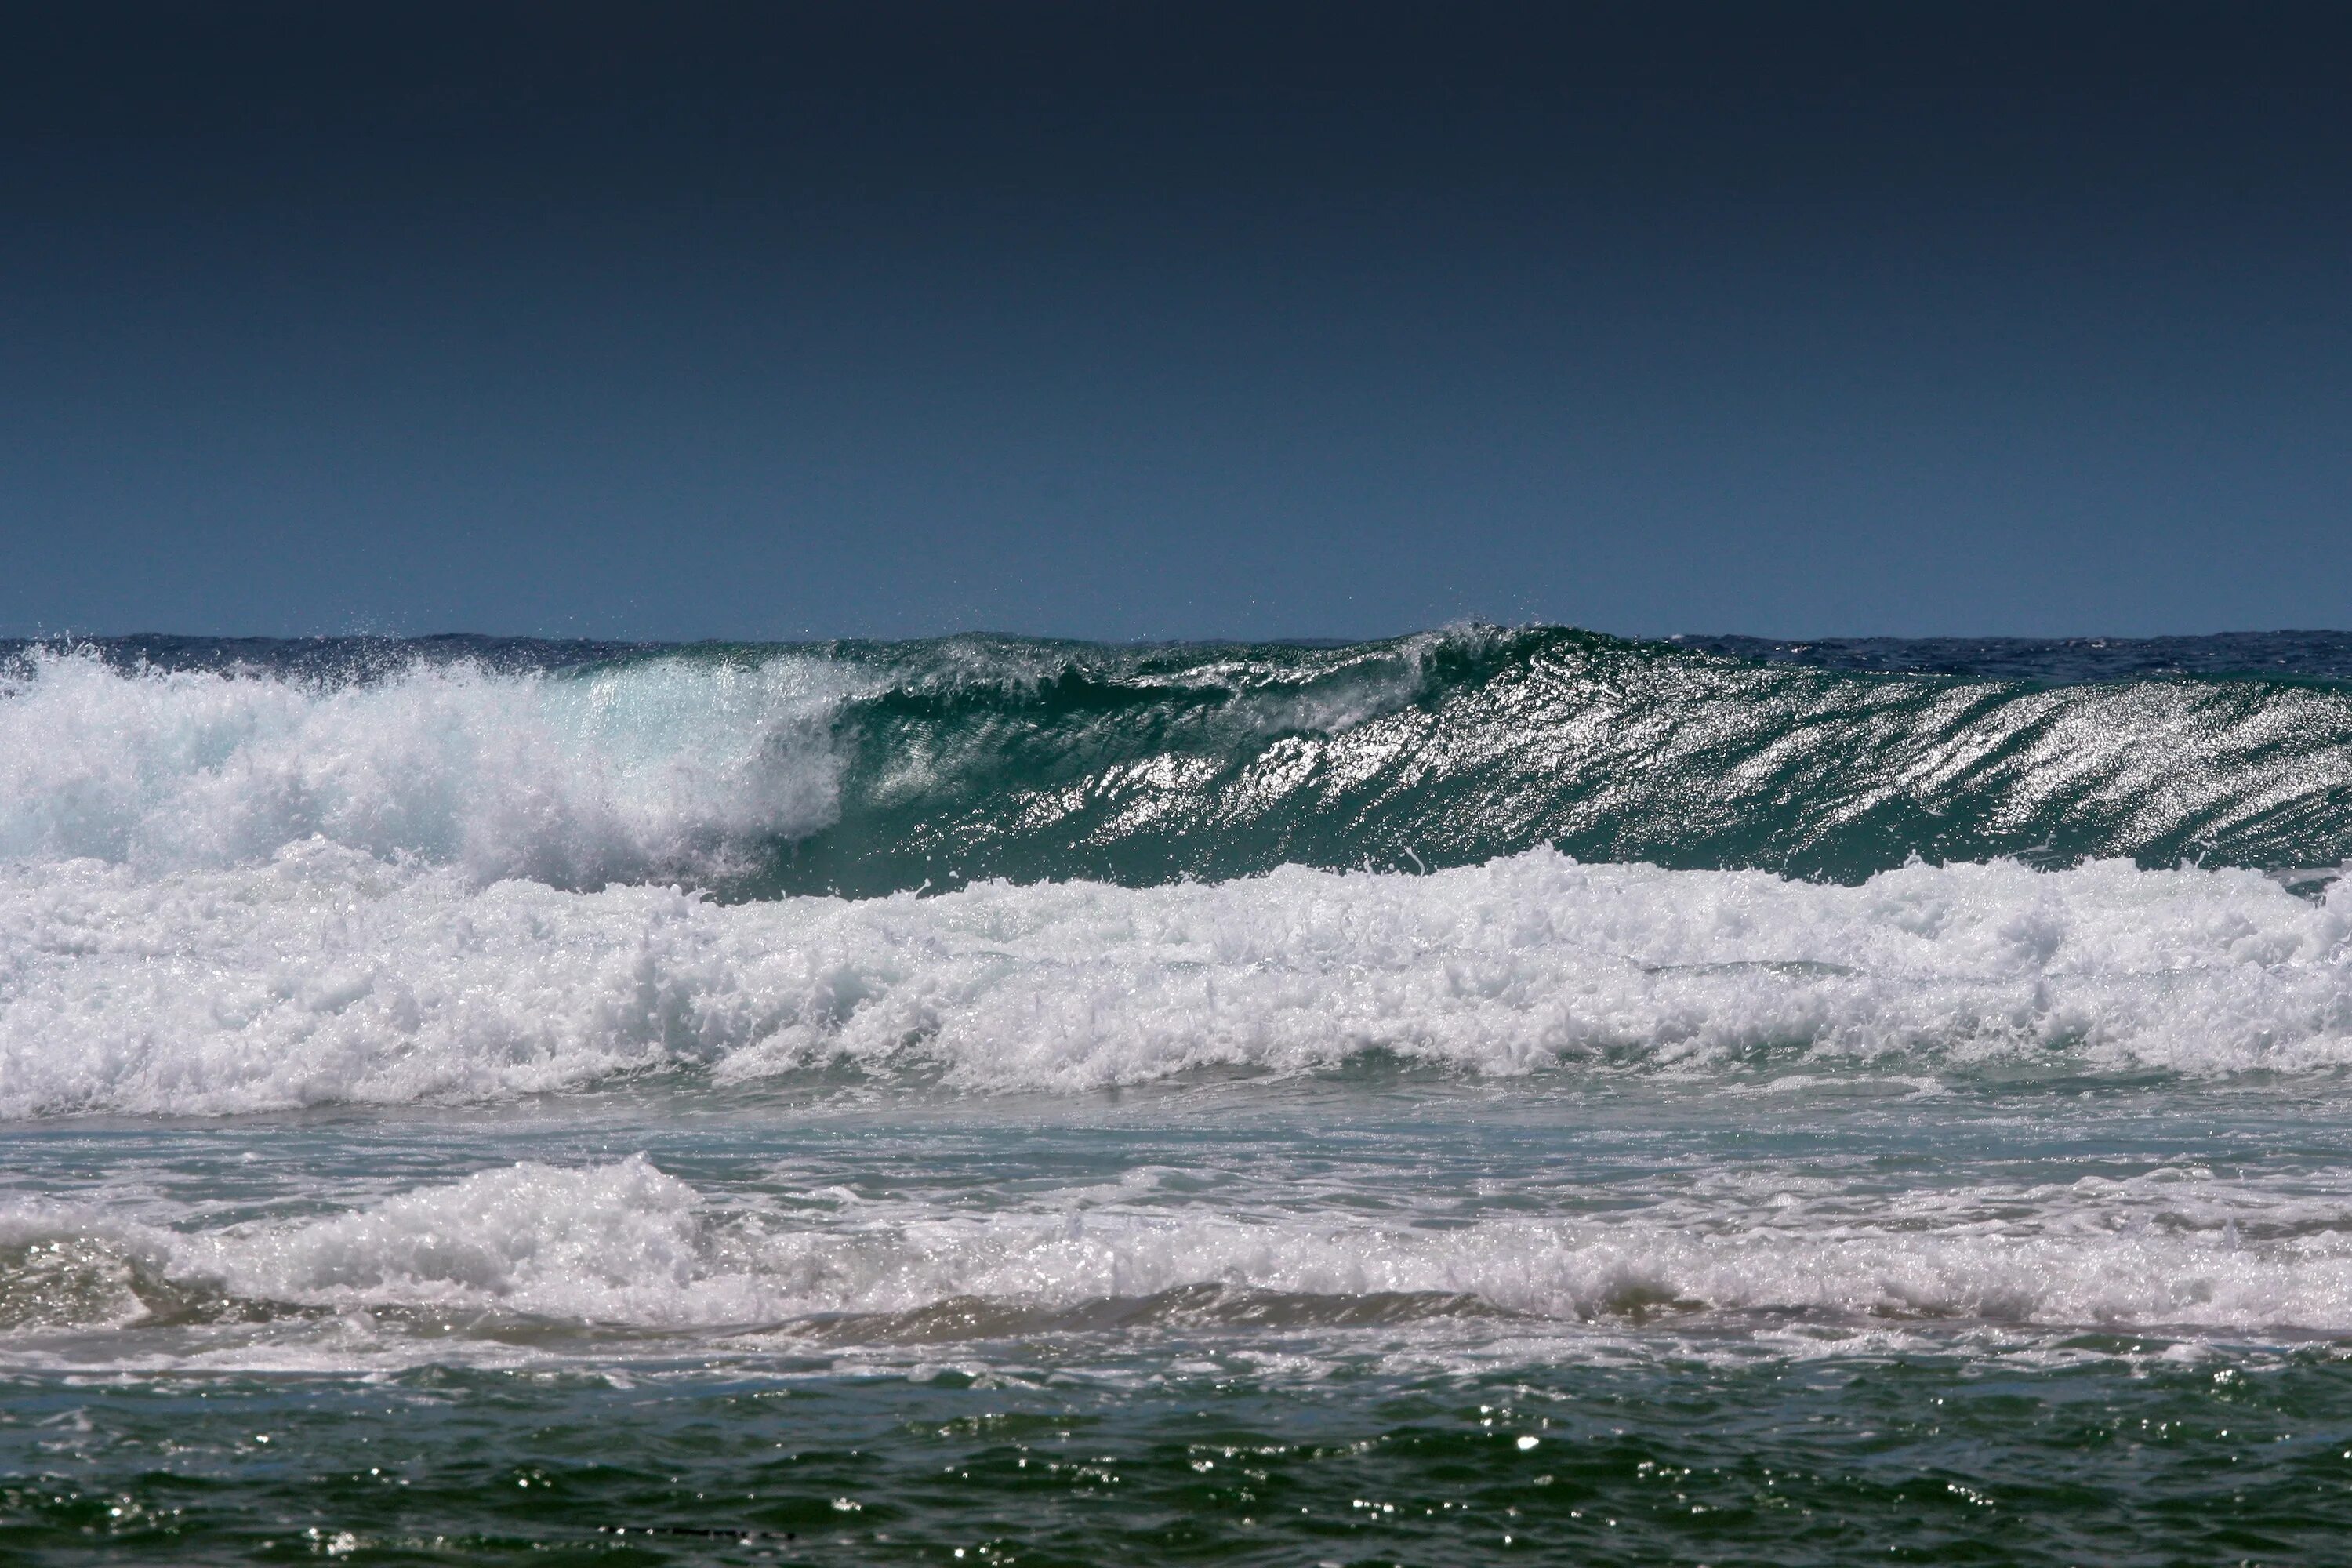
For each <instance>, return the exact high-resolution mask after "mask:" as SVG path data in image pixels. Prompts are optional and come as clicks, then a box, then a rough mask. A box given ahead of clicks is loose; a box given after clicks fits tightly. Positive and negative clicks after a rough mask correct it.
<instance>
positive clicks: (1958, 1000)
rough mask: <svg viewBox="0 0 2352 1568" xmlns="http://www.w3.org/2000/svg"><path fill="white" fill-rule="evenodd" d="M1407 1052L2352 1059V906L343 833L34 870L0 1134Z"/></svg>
mask: <svg viewBox="0 0 2352 1568" xmlns="http://www.w3.org/2000/svg"><path fill="white" fill-rule="evenodd" d="M1367 1054H1377V1055H1380V1056H1381V1057H1384V1058H1394V1059H1397V1060H1400V1061H1402V1062H1405V1063H1412V1064H1421V1065H1423V1066H1426V1067H1429V1068H1436V1069H1442V1070H1444V1071H1448V1072H1456V1073H1475V1074H1488V1075H1525V1074H1530V1073H1549V1072H1557V1071H1563V1070H1612V1071H1633V1072H1641V1073H1680V1074H1715V1073H1719V1072H1721V1071H1723V1070H1726V1069H1727V1068H1740V1067H1742V1066H1743V1065H1749V1066H1770V1067H1773V1068H1775V1070H1778V1069H1779V1068H1781V1067H1784V1066H1785V1065H1786V1064H1788V1063H1790V1062H1795V1061H1807V1060H1810V1061H1818V1062H1825V1063H1841V1062H1887V1061H1894V1062H1913V1063H1920V1064H1926V1065H1927V1066H1928V1067H1930V1068H1937V1067H1940V1066H1955V1067H1967V1066H1969V1064H1976V1063H1987V1062H1997V1063H2009V1062H2020V1061H2022V1062H2026V1063H2044V1064H2046V1063H2049V1062H2053V1061H2055V1062H2060V1063H2063V1064H2064V1065H2066V1066H2068V1067H2070V1068H2078V1069H2103V1068H2104V1069H2118V1070H2141V1069H2150V1068H2153V1069H2160V1070H2166V1071H2173V1072H2179V1073H2186V1074H2190V1075H2211V1074H2220V1073H2230V1072H2237V1071H2242V1070H2249V1069H2269V1070H2275V1071H2287V1072H2294V1071H2309V1070H2315V1069H2328V1068H2337V1067H2340V1066H2341V1065H2343V1064H2345V1063H2347V1062H2352V885H2347V884H2346V883H2344V882H2337V883H2336V884H2334V885H2333V886H2331V887H2330V888H2329V889H2327V890H2326V893H2325V894H2324V896H2321V897H2319V898H2316V899H2314V898H2307V897H2303V896H2298V895H2297V894H2296V893H2294V892H2291V891H2289V890H2287V889H2284V888H2283V887H2282V886H2281V885H2280V884H2279V883H2278V881H2276V880H2274V879H2271V878H2268V877H2265V876H2263V874H2261V873H2258V872H2253V871H2244V870H2198V869H2178V870H2170V871H2148V870H2142V869H2139V868H2136V867H2134V866H2132V865H2130V864H2129V863H2127V862H2123V861H2098V862H2093V863H2090V864H2087V865H2084V866H2080V867H2076V868H2072V869H2068V870H2063V871H2041V870H2035V869H2032V868H2028V867H2025V866H2022V865H2020V864H2017V863H2015V862H2008V861H2000V862H1992V863H1989V864H1982V865H1966V866H1954V867H1934V866H1927V865H1924V864H1915V865H1911V866H1906V867H1902V868H1897V869H1895V870H1893V871H1887V872H1882V873H1880V874H1879V875H1877V876H1875V877H1873V878H1872V879H1869V880H1868V881H1866V882H1864V883H1862V884H1861V885H1859V886H1854V887H1847V886H1843V885H1839V884H1835V883H1815V882H1804V881H1798V880H1792V879H1786V878H1781V877H1777V876H1773V875H1771V874H1769V873H1765V872H1759V871H1678V870H1673V869H1668V868H1661V867H1654V866H1643V865H1603V866H1591V865H1584V864H1580V863H1579V862H1577V861H1574V860H1571V859H1570V858H1567V857H1565V856H1563V855H1560V854H1559V852H1558V851H1556V850H1551V849H1537V850H1530V851H1528V852H1527V853H1525V854H1522V855H1518V856H1515V857H1510V858H1501V859H1497V860H1495V861H1491V862H1489V863H1487V864H1486V865H1483V866H1476V867H1465V868H1456V869H1452V870H1447V871H1442V872H1437V873H1433V874H1432V875H1429V876H1416V875H1410V874H1397V873H1387V872H1378V873H1374V872H1352V873H1348V872H1331V871H1319V870H1314V869H1310V868H1303V867H1292V868H1284V869H1281V870H1277V871H1275V872H1271V873H1268V874H1266V875H1265V876H1262V877H1253V878H1245V879H1236V880H1233V881H1228V882H1223V883H1215V884H1202V883H1185V884H1178V885H1173V886H1167V887H1158V888H1139V889H1130V888H1120V887H1117V886H1113V885H1110V884H1107V883H1086V882H1081V883H1059V884H1044V885H1036V886H1026V887H1024V886H1019V885H1015V884H1012V883H1007V882H988V883H981V884H975V885H973V886H971V887H968V888H965V889H961V890H960V891H957V892H954V893H950V894H943V895H932V896H926V897H917V896H915V895H912V894H904V893H901V894H893V895H890V896H888V897H885V898H879V899H869V900H845V899H837V898H824V897H799V898H788V899H781V900H762V901H751V902H742V903H732V904H730V903H724V902H719V901H717V900H711V899H709V898H708V897H707V896H704V895H700V894H697V893H691V892H684V891H680V890H678V889H674V888H661V887H647V886H614V887H609V888H606V889H603V890H601V891H597V892H593V893H583V892H565V891H562V890H560V889H552V888H550V887H547V886H545V885H543V884H541V883H536V882H530V881H522V880H508V881H502V882H498V883H494V884H491V885H490V886H488V887H487V888H482V887H477V886H475V885H474V884H473V883H472V882H471V881H469V880H468V879H467V877H466V876H465V875H464V874H462V873H461V872H459V871H457V870H455V869H452V868H432V867H429V866H425V865H421V864H404V865H395V864H387V863H386V862H383V861H382V860H378V859H376V858H373V857H372V856H369V855H366V854H363V853H362V852H360V851H358V850H353V849H348V848H343V847H339V846H336V845H333V844H331V843H328V842H326V841H324V840H309V841H305V842H304V843H301V844H299V845H296V846H294V847H289V848H288V849H285V850H282V851H280V852H279V853H278V855H277V856H276V857H274V858H272V859H271V860H270V861H268V863H267V864H264V865H261V866H257V867H236V868H217V869H205V870H188V871H182V872H176V873H173V874H170V875H167V876H161V877H157V876H148V875H142V874H140V873H138V872H137V871H135V870H133V869H131V868H126V867H121V866H110V865H108V864H106V863H104V862H101V861H99V860H94V859H82V860H77V861H72V862H67V863H64V864H60V865H52V866H46V867H40V868H33V869H18V870H16V871H11V872H8V873H6V874H5V875H0V1115H5V1116H16V1117H22V1116H37V1115H50V1114H58V1113H74V1112H90V1111H118V1112H136V1113H194V1114H213V1113H222V1112H232V1111H255V1110H274V1109H283V1108H288V1107H295V1106H302V1105H312V1104H322V1103H335V1102H350V1101H363V1102H408V1101H419V1100H445V1101H446V1100H494V1099H499V1098H505V1097H510V1096H515V1095H521V1094H530V1093H538V1092H545V1091H549V1090H559V1089H583V1088H588V1087H592V1086H594V1085H597V1084H600V1083H605V1082H610V1081H613V1080H615V1079H624V1078H629V1077H635V1076H641V1075H645V1074H648V1073H686V1074H689V1075H693V1076H695V1077H696V1078H698V1079H702V1080H704V1081H715V1082H719V1083H745V1082H753V1081H757V1080H761V1079H771V1078H777V1077H780V1076H789V1075H793V1074H805V1073H809V1072H813V1071H823V1072H829V1073H834V1074H836V1075H839V1074H848V1075H850V1076H852V1077H854V1078H856V1077H862V1078H866V1079H871V1080H877V1081H883V1082H893V1081H895V1082H909V1081H911V1082H919V1083H926V1084H932V1085H938V1086H941V1087H944V1088H946V1089H953V1090H966V1091H979V1092H998V1091H1005V1090H1015V1089H1018V1090H1045V1091H1071V1090H1084V1089H1101V1088H1105V1087H1108V1086H1114V1085H1122V1084H1139V1083H1147V1082H1150V1081H1153V1080H1158V1079H1169V1078H1172V1077H1176V1076H1178V1075H1183V1074H1195V1073H1200V1072H1202V1071H1207V1070H1222V1071H1224V1072H1228V1073H1232V1072H1239V1073H1244V1074H1272V1075H1285V1076H1287V1075H1297V1074H1301V1073H1312V1072H1318V1071H1327V1070H1330V1069H1333V1068H1342V1067H1345V1066H1347V1065H1348V1064H1349V1063H1350V1062H1353V1061H1358V1060H1360V1059H1361V1058H1364V1057H1365V1056H1366V1055H1367Z"/></svg>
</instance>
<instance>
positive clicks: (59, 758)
mask: <svg viewBox="0 0 2352 1568" xmlns="http://www.w3.org/2000/svg"><path fill="white" fill-rule="evenodd" d="M848 679H849V677H848V674H847V672H846V671H845V668H844V667H842V666H839V665H836V664H832V663H828V662H825V661H823V660H815V659H803V658H786V657H777V658H766V659H763V660H761V662H760V663H758V664H757V665H755V666H735V665H728V664H722V663H715V662H697V661H691V660H687V659H659V660H649V661H644V662H640V663H636V664H634V665H631V666H629V667H627V668H621V669H614V670H609V671H604V672H593V673H586V674H578V675H538V674H525V675H498V674H491V673H488V672H486V671H483V670H480V669H477V668H472V667H469V666H463V665H459V666H452V667H434V666H429V665H424V664H417V665H413V666H410V667H409V668H405V669H402V670H399V671H395V672H394V673H392V674H390V675H389V676H387V677H386V678H385V679H382V680H378V681H373V682H366V683H356V684H354V683H346V684H335V685H330V684H318V683H312V682H308V681H303V680H299V679H286V678H282V677H234V678H233V677H228V676H222V675H215V674H205V673H188V672H180V673H167V672H163V671H149V672H145V673H142V674H137V675H125V674H122V673H120V672H118V671H115V670H113V669H110V668H108V667H107V666H106V665H104V664H102V663H100V661H99V660H98V659H97V658H93V657H89V656H83V655H72V654H58V653H51V652H36V653H34V654H32V655H31V656H29V658H28V659H27V661H26V665H25V672H24V673H22V674H20V675H19V676H17V677H16V678H13V679H9V680H7V681H5V683H0V860H16V861H22V862H27V863H39V862H43V861H53V860H57V859H61V858H80V857H89V858H98V859H102V860H107V861H110V862H114V863H118V864H125V865H131V866H135V867H138V868H142V870H146V871H149V872H163V871H171V870H178V869H186V868H197V867H221V866H235V865H241V864H251V863H254V862H257V861H260V860H266V859H267V858H269V857H270V856H271V855H273V854H275V853H276V852H277V851H278V850H279V849H281V848H283V847H286V846H287V845H289V844H296V843H300V842H302V841H304V840H306V839H309V838H310V837H314V836H317V837H323V838H325V839H327V840H329V841H331V842H333V843H336V844H341V845H343V846H346V847H352V848H356V849H362V850H365V851H367V852H369V853H371V854H373V855H376V856H379V857H392V856H397V855H408V856H415V857H418V858H424V859H427V860H431V861H434V862H436V863H439V864H444V865H450V866H455V867H457V868H460V869H461V870H463V871H464V872H465V873H466V874H467V876H468V877H469V878H470V879H473V880H475V881H476V882H482V881H488V880H491V879H497V878H500V877H529V878H533V879H538V880H541V881H545V882H550V883H553V884H556V885H560V886H575V887H576V886H589V887H593V886H596V885H599V884H601V883H603V882H604V881H606V880H608V879H636V878H640V877H644V876H647V875H655V874H662V873H666V872H667V873H676V872H677V871H680V870H690V871H694V872H698V873H709V872H710V871H712V870H714V869H716V870H722V871H723V870H724V869H725V868H726V865H727V862H728V860H729V858H730V856H733V855H737V854H740V852H741V851H742V849H743V847H745V846H747V845H749V844H751V843H754V842H756V841H758V840H761V839H764V838H767V837H774V836H779V835H782V836H785V837H792V836H797V835H800V834H804V833H806V832H809V831H811V830H812V829H814V828H816V827H820V826H824V824H825V823H826V822H828V821H830V820H831V819H832V816H833V815H834V812H835V764H834V759H833V755H832V752H831V750H830V745H829V735H828V728H829V722H830V717H831V714H832V712H833V711H834V710H835V705H836V704H837V703H838V701H839V700H840V699H841V698H842V697H843V696H844V695H845V692H846V691H847V689H848V685H847V682H848Z"/></svg>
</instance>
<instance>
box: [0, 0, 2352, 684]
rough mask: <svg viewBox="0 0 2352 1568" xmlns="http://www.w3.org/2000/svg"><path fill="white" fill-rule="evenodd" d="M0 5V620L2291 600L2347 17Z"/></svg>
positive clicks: (1168, 632) (2336, 521)
mask: <svg viewBox="0 0 2352 1568" xmlns="http://www.w3.org/2000/svg"><path fill="white" fill-rule="evenodd" d="M0 9H5V23H6V28H5V31H6V36H7V38H8V46H7V47H6V48H5V50H0V634H10V635H24V634H27V633H34V632H44V631H47V632H56V631H63V630H78V631H85V632H94V633H113V632H130V631H141V630H157V631H182V632H195V633H224V634H232V633H257V634H299V633H310V632H344V631H381V632H404V633H422V632H431V631H445V630H467V631H484V632H511V633H542V634H548V635H556V636H562V635H581V636H620V637H801V636H809V635H816V636H829V635H880V636H900V635H920V634H927V633H936V632H947V631H955V630H969V629H981V628H991V629H1001V630H1009V631H1021V632H1034V633H1045V634H1060V635H1068V636H1078V637H1115V638H1126V637H1208V636H1245V637H1264V636H1306V637H1312V636H1350V635H1378V634H1384V633H1390V632H1396V631H1402V630H1406V629H1410V628H1413V627H1418V626H1429V625H1433V624H1437V623H1441V622H1446V621H1452V620H1459V619H1464V618H1469V617H1481V618H1486V619H1490V620H1503V621H1519V620H1530V619H1540V620H1550V621H1565V622H1572V623H1576V624H1580V625H1585V626H1597V627H1600V628H1602V629H1606V630H1612V631H1619V632H1626V633H1635V634H1654V633H1665V632H1673V631H1742V632H1753V633H1759V634H1764V635H1779V636H1790V635H1805V634H1828V633H1853V634H1864V633H1893V634H1930V633H2022V634H2055V633H2072V632H2086V633H2089V632H2112V633H2139V632H2189V631H2207V630H2218V629H2225V628H2268V627H2279V626H2352V109H2347V100H2352V89H2347V82H2352V7H2346V6H2344V5H2260V4H2245V3H2239V4H2227V5H2223V4H2209V5H2168V4H2162V3H2158V0H2141V3H2136V4H2129V5H2102V4H2091V3H2080V4H2049V3H2047V0H2043V3H2038V4H2033V5H2004V4H1999V3H1990V4H1988V3H1970V4H1964V5H1937V4H1931V3H1927V0H1905V3H1901V4H1895V3H1891V0H1890V3H1872V4H1854V5H1804V4H1797V3H1793V0H1782V3H1779V4H1752V5H1703V4H1678V3H1675V0H1661V3H1655V4H1649V3H1625V4H1608V5H1574V4H1567V3H1562V4H1559V5H1548V6H1537V5H1509V6H1494V5H1479V4H1475V3H1472V4H1463V3H1448V4H1425V5H1387V4H1381V3H1380V0H1359V3H1354V4H1299V3H1296V0H1255V3H1253V4H1245V5H1228V4H1223V3H1222V0H1184V3H1181V4H1159V3H1154V0H1059V3H1051V4H1038V3H1032V0H961V3H959V4H953V5H931V4H906V3H901V0H825V3H823V4H789V3H774V4H759V5H751V4H745V5H707V4H693V3H678V0H671V3H667V4H647V5H636V6H623V5H598V4H586V3H572V4H554V3H552V0H545V3H533V4H511V3H506V0H469V3H468V4H465V5H440V4H435V3H429V0H427V3H416V0H407V3H403V4H399V5H393V4H382V5H377V4H357V3H352V4H342V5H318V4H315V3H314V0H284V3H279V4H270V5H256V4H250V3H247V0H206V3H204V4H195V3H189V4H173V5H163V4H147V5H119V4H107V3H105V0H89V3H82V4H76V5H70V6H66V5H13V4H11V5H5V7H0Z"/></svg>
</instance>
